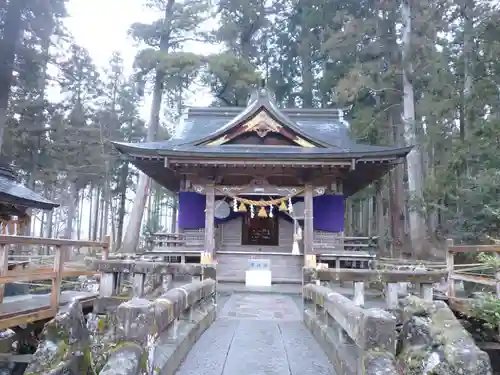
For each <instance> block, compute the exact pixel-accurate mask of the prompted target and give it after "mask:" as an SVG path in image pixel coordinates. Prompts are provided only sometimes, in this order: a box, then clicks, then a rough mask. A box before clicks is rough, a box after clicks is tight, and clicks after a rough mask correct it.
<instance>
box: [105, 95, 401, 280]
mask: <svg viewBox="0 0 500 375" xmlns="http://www.w3.org/2000/svg"><path fill="white" fill-rule="evenodd" d="M114 146H115V147H116V148H117V149H118V151H119V152H120V153H122V154H124V155H126V156H127V157H128V158H129V159H130V161H131V162H132V163H133V164H134V165H135V166H136V167H137V168H139V169H140V170H141V171H142V172H144V173H145V174H147V175H148V176H150V177H151V178H153V179H154V180H155V181H157V182H158V183H159V184H161V185H163V186H165V187H166V188H167V189H169V190H171V191H174V192H178V193H179V210H178V211H179V212H178V215H179V216H178V228H179V232H182V233H184V234H185V239H186V242H185V246H186V247H188V246H189V240H190V239H191V240H193V243H192V246H191V250H193V246H194V247H197V250H198V251H200V253H201V252H202V251H207V252H210V253H211V254H212V257H213V258H214V259H215V260H216V261H217V276H218V278H220V279H221V280H225V281H243V280H244V279H245V270H246V269H247V268H248V264H249V260H251V259H255V258H259V259H263V258H265V259H267V260H268V264H270V269H271V271H272V279H273V280H272V281H273V282H284V281H300V280H301V275H302V267H303V266H304V261H305V256H306V255H310V254H316V253H322V254H323V253H325V252H328V249H329V248H330V249H334V248H335V246H337V245H336V244H338V239H339V237H341V236H342V235H343V231H344V200H345V198H347V197H349V196H351V195H352V194H354V193H356V192H357V191H359V190H361V189H363V188H364V187H366V186H367V185H369V184H370V183H371V182H373V181H375V180H377V179H379V178H381V177H382V176H383V175H385V174H386V173H387V172H388V171H390V170H391V169H392V168H393V167H394V166H395V165H397V164H398V163H401V162H402V161H403V160H404V158H405V157H406V155H407V154H408V153H409V152H410V150H411V147H404V148H401V147H390V146H388V147H385V146H372V145H365V144H359V143H356V142H354V141H353V140H352V139H351V138H350V136H349V131H348V124H347V122H346V121H345V120H344V119H343V112H342V110H335V109H289V108H287V109H280V108H278V107H277V105H276V103H275V101H274V95H273V94H272V93H271V92H270V91H269V90H267V89H266V88H259V89H258V90H256V91H255V92H254V93H253V94H252V96H251V98H250V100H249V101H248V105H247V107H246V108H236V107H226V108H224V107H223V108H220V107H219V108H216V107H209V108H190V109H189V112H188V117H187V120H185V121H184V122H183V124H181V126H180V127H179V129H178V131H177V132H176V134H175V135H174V136H173V137H172V138H171V139H169V140H167V141H159V142H149V143H136V144H130V143H118V142H115V143H114ZM197 238H198V239H201V240H202V241H200V242H196V241H195V240H196V239H197Z"/></svg>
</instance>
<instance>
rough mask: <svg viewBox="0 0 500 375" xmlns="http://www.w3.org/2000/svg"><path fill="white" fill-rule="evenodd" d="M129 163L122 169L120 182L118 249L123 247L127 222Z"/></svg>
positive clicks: (124, 164) (117, 229)
mask: <svg viewBox="0 0 500 375" xmlns="http://www.w3.org/2000/svg"><path fill="white" fill-rule="evenodd" d="M128 171H129V168H128V163H123V165H122V167H121V169H120V182H119V187H118V191H119V192H120V205H119V207H118V225H117V228H116V239H115V241H116V248H117V249H119V248H120V247H121V245H122V239H123V223H124V221H125V208H126V207H125V205H126V203H127V176H128Z"/></svg>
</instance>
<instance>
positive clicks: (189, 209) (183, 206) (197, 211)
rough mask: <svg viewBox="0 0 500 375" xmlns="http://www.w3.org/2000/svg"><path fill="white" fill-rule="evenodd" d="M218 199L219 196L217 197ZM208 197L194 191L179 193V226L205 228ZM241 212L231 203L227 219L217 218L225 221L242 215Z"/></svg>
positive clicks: (216, 219)
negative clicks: (236, 210) (234, 208)
mask: <svg viewBox="0 0 500 375" xmlns="http://www.w3.org/2000/svg"><path fill="white" fill-rule="evenodd" d="M216 199H217V198H216ZM206 203H207V198H206V196H205V195H203V194H198V193H195V192H192V191H183V192H181V193H179V228H180V229H200V228H205V207H206ZM240 215H241V213H240V212H234V211H233V206H232V205H231V213H230V214H229V216H228V217H226V218H225V219H218V218H215V222H216V223H225V222H227V221H230V220H233V219H235V218H237V217H238V216H240Z"/></svg>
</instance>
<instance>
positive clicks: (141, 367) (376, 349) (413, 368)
mask: <svg viewBox="0 0 500 375" xmlns="http://www.w3.org/2000/svg"><path fill="white" fill-rule="evenodd" d="M95 268H96V269H97V270H99V271H101V272H102V274H101V291H100V293H101V297H100V298H99V299H98V300H97V301H96V303H95V306H94V312H93V313H91V314H89V315H88V316H87V318H86V319H85V317H84V315H83V312H82V308H81V306H80V304H79V303H78V302H77V301H75V302H73V303H72V304H70V305H69V306H68V307H67V308H65V309H64V310H62V311H60V312H59V313H58V315H57V316H56V318H54V319H53V320H52V321H51V322H49V323H48V324H47V325H46V326H45V328H44V340H43V341H42V342H41V343H40V345H39V347H38V350H37V351H36V353H35V355H34V360H33V362H32V363H31V364H30V365H29V366H28V368H27V369H26V371H25V374H30V375H35V374H37V375H38V374H47V375H48V374H51V375H53V374H74V375H77V374H78V375H80V374H95V375H97V374H100V375H143V374H148V375H153V374H163V375H165V374H166V375H174V374H177V375H238V374H240V375H261V374H262V375H308V374H310V375H313V374H314V375H344V374H345V375H371V374H373V375H379V374H380V375H396V374H398V375H400V374H408V375H416V374H422V375H424V374H427V375H430V374H468V375H476V374H477V375H487V374H491V365H490V360H489V357H488V355H487V354H486V353H484V352H483V351H481V350H479V349H478V348H477V347H476V345H475V344H474V341H473V339H472V338H471V336H470V335H469V334H468V333H467V331H466V330H465V329H464V328H462V326H461V325H460V323H459V322H458V320H457V319H456V318H455V317H454V315H453V313H452V312H451V311H450V309H449V308H448V307H447V305H446V304H445V303H444V302H441V301H433V300H432V293H431V295H430V296H429V293H428V290H429V289H428V288H427V287H425V285H428V284H429V283H432V282H435V281H436V280H434V278H437V277H438V276H439V275H431V276H429V274H427V275H426V276H425V277H424V276H422V278H421V279H420V280H419V282H421V284H422V285H423V286H422V288H421V289H422V297H423V298H421V297H416V296H408V297H405V298H402V299H400V300H399V301H398V305H397V306H392V307H391V308H387V307H386V308H381V307H372V308H364V307H362V306H360V303H359V301H360V298H361V297H363V303H362V305H366V307H368V305H369V304H370V303H371V302H366V303H365V302H364V296H361V295H360V293H361V292H362V291H363V288H361V287H360V285H359V283H360V282H364V281H360V278H359V275H358V276H355V277H354V276H353V278H355V279H356V280H355V282H354V292H355V293H354V295H355V296H354V297H355V298H353V299H349V298H347V297H346V296H344V295H342V294H341V293H339V292H338V291H335V288H334V289H330V288H328V287H325V286H321V285H318V284H321V280H318V276H320V275H323V276H322V277H323V278H326V279H335V278H337V279H338V276H339V274H338V272H337V271H334V270H332V271H330V272H331V274H329V275H328V271H322V272H321V273H320V272H316V271H315V270H311V269H304V286H303V291H302V296H300V295H295V296H294V295H283V294H269V293H268V294H258V293H233V294H230V295H223V294H221V293H218V291H217V282H216V269H215V267H214V266H212V265H189V264H167V263H153V262H141V261H120V260H105V261H104V260H103V261H101V260H100V261H96V262H95ZM325 272H326V274H325ZM335 272H337V274H335ZM179 275H182V276H183V277H184V278H185V277H186V275H187V276H188V277H190V278H191V277H193V278H196V279H197V280H195V281H192V282H190V283H186V284H184V285H182V286H176V285H175V284H176V283H177V281H176V280H177V279H178V277H179ZM412 275H413V276H412V277H413V279H415V273H413V274H412ZM351 278H352V277H351ZM369 278H370V277H369V276H368V277H367V279H369ZM125 279H127V280H128V282H131V283H132V285H133V287H132V288H131V290H132V292H133V298H131V299H130V297H129V296H127V295H126V293H124V292H123V290H122V288H121V286H120V284H123V280H125ZM120 280H121V281H120ZM399 281H400V279H398V277H392V278H389V281H388V283H389V284H390V283H393V282H399ZM356 283H358V284H356ZM386 289H387V290H390V289H391V288H386ZM360 291H361V292H360ZM391 296H392V294H391V293H386V298H389V299H390V298H392V297H393V296H392V297H391ZM387 302H390V301H387V300H386V303H387ZM386 303H385V304H384V305H386ZM391 303H393V302H391Z"/></svg>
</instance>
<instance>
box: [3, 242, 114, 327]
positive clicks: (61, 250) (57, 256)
mask: <svg viewBox="0 0 500 375" xmlns="http://www.w3.org/2000/svg"><path fill="white" fill-rule="evenodd" d="M10 245H17V247H19V246H41V247H53V248H54V256H53V260H52V266H51V267H50V266H46V265H44V264H41V265H31V266H28V267H27V268H25V269H22V270H16V269H14V270H9V247H10ZM109 246H110V242H109V237H107V238H106V240H105V241H80V240H68V239H59V238H40V237H26V236H11V235H0V284H1V285H0V303H3V299H4V288H5V284H9V283H15V282H26V281H39V280H51V294H50V306H49V309H47V306H44V307H43V309H44V310H46V311H44V314H42V315H44V317H50V316H51V315H55V314H56V312H57V309H58V308H59V303H60V295H61V284H62V280H63V278H67V277H77V276H81V275H94V274H95V273H96V272H95V271H89V270H86V269H75V267H73V268H68V269H65V262H64V261H65V259H66V258H67V257H66V256H65V253H67V252H68V251H69V249H71V248H100V249H102V257H103V259H107V258H108V252H109ZM0 306H1V305H0ZM39 313H40V311H39V310H37V311H35V312H33V314H35V315H37V316H40V315H39ZM27 319H28V320H29V316H27ZM0 320H2V316H1V314H0Z"/></svg>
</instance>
